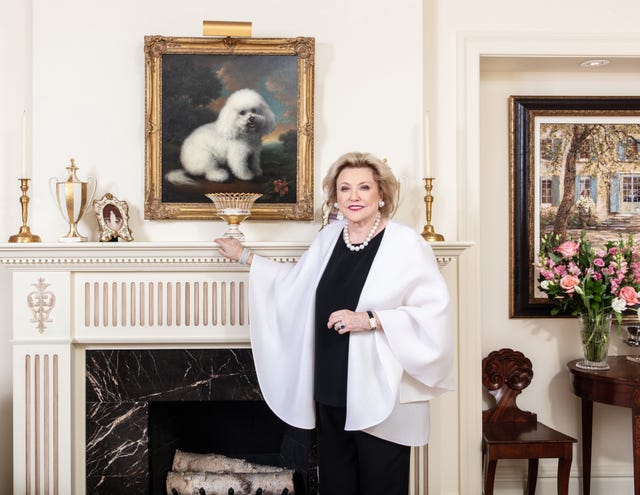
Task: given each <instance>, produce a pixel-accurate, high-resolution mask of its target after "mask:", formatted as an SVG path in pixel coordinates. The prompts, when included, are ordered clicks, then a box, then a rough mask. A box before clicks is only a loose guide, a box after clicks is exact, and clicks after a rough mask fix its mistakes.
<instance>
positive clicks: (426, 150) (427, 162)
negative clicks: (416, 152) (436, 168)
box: [423, 113, 431, 178]
mask: <svg viewBox="0 0 640 495" xmlns="http://www.w3.org/2000/svg"><path fill="white" fill-rule="evenodd" d="M423 154H424V174H425V177H427V178H429V177H431V157H430V155H429V114H428V113H427V114H425V116H424V152H423Z"/></svg>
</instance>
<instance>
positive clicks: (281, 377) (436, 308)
mask: <svg viewBox="0 0 640 495" xmlns="http://www.w3.org/2000/svg"><path fill="white" fill-rule="evenodd" d="M323 188H324V191H325V193H326V195H327V203H328V204H329V205H333V206H334V207H335V208H337V209H338V211H339V213H340V214H341V216H343V217H344V220H341V221H338V222H335V223H331V224H329V225H328V226H326V227H325V228H324V229H322V230H321V232H320V233H319V234H318V236H317V237H316V239H315V240H314V241H313V243H312V244H311V246H310V247H309V249H308V251H307V252H306V253H305V254H304V255H303V256H302V257H301V258H300V260H299V261H298V262H297V263H296V264H286V263H278V262H275V261H272V260H269V259H265V258H262V257H260V256H256V255H254V254H252V253H250V252H249V251H248V250H247V249H246V248H243V247H242V245H241V244H240V243H239V242H238V241H236V240H233V239H216V242H217V243H218V244H219V250H220V253H221V254H222V255H223V256H225V257H227V258H230V259H232V260H238V261H239V262H240V263H246V264H250V265H251V268H250V279H249V303H250V314H251V342H252V348H253V355H254V360H255V364H256V371H257V373H258V379H259V382H260V387H261V389H262V392H263V395H264V397H265V400H266V402H267V403H268V404H269V406H270V407H271V408H272V409H273V411H274V412H275V413H276V414H277V415H278V416H279V417H280V418H281V419H283V420H284V421H285V422H287V423H289V424H291V425H293V426H296V427H299V428H307V429H309V428H314V427H315V426H317V432H318V449H319V477H320V491H321V493H322V495H350V494H353V495H356V494H362V495H363V494H367V495H372V494H374V495H375V494H380V495H383V494H384V495H393V494H398V495H400V494H402V495H406V494H407V491H408V483H409V454H410V447H409V446H411V445H423V444H425V443H426V442H427V440H428V434H429V416H428V414H429V409H428V408H429V405H428V404H429V402H428V401H429V400H430V399H432V398H433V397H435V396H437V395H439V394H441V393H442V392H445V391H447V390H452V389H453V386H454V376H453V348H452V338H451V333H450V327H449V318H448V304H449V296H448V291H447V287H446V285H445V282H444V280H443V278H442V276H441V275H440V272H439V270H438V265H437V263H436V260H435V257H434V255H433V253H432V251H431V248H430V247H429V245H428V244H427V243H426V242H425V241H424V240H423V239H422V237H420V235H418V234H417V233H416V232H415V231H413V230H412V229H410V228H409V227H406V226H404V225H401V224H398V223H396V222H393V221H391V220H389V215H390V213H391V212H393V210H394V199H395V197H396V188H397V181H396V179H395V177H394V176H393V172H392V171H391V169H390V168H389V166H388V165H387V164H386V163H384V162H383V161H381V160H380V159H378V158H376V157H375V156H373V155H370V154H363V153H347V154H345V155H343V156H341V157H340V158H339V159H338V160H337V161H336V162H335V163H334V164H333V165H332V166H331V168H330V169H329V171H328V173H327V176H326V177H325V179H324V181H323Z"/></svg>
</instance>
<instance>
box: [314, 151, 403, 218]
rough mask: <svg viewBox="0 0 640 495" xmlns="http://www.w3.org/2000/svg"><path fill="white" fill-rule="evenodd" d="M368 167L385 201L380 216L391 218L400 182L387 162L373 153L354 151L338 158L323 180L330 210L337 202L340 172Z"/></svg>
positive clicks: (323, 187)
mask: <svg viewBox="0 0 640 495" xmlns="http://www.w3.org/2000/svg"><path fill="white" fill-rule="evenodd" d="M364 167H368V168H370V169H371V171H372V172H373V179H374V180H375V181H376V183H377V184H378V189H379V190H380V193H381V195H382V199H383V200H384V206H383V207H382V208H380V214H381V215H382V216H383V217H390V216H391V215H392V214H393V213H394V211H395V208H396V194H397V191H398V180H397V179H396V177H395V175H393V171H392V170H391V167H389V165H387V162H386V161H383V160H380V158H378V157H377V156H374V155H372V154H371V153H360V152H358V151H352V152H350V153H345V154H344V155H342V156H341V157H340V158H338V159H337V160H336V161H335V162H334V163H333V165H331V167H329V170H328V171H327V174H326V175H325V176H324V179H323V180H322V189H323V190H324V193H325V195H326V198H327V199H326V204H327V206H328V207H329V210H331V209H332V208H333V204H334V203H335V202H336V200H337V191H336V181H337V180H338V176H339V175H340V172H342V171H343V170H344V169H345V168H364Z"/></svg>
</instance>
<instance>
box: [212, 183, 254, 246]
mask: <svg viewBox="0 0 640 495" xmlns="http://www.w3.org/2000/svg"><path fill="white" fill-rule="evenodd" d="M205 196H206V197H207V198H209V199H210V200H211V201H213V204H214V205H215V207H216V214H217V215H218V216H219V217H220V218H222V219H223V220H224V221H225V223H226V224H227V225H228V226H229V228H228V229H227V231H226V232H225V233H224V234H223V237H232V238H234V239H238V240H239V241H244V234H243V233H242V232H241V231H240V229H239V225H240V224H241V223H242V222H244V221H245V220H246V219H247V218H249V217H250V216H251V207H252V206H253V203H254V202H255V201H256V199H258V198H259V197H261V196H262V194H258V193H208V194H205Z"/></svg>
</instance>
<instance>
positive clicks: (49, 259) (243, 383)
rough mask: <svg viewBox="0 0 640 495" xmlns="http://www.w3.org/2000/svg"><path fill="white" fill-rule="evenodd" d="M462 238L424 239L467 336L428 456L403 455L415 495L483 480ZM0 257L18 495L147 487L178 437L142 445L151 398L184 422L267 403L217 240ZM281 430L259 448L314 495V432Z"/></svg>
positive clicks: (418, 451)
mask: <svg viewBox="0 0 640 495" xmlns="http://www.w3.org/2000/svg"><path fill="white" fill-rule="evenodd" d="M469 245H470V244H469V243H462V242H459V243H457V242H454V243H434V244H433V247H434V252H435V254H436V257H437V259H438V263H439V265H440V267H441V270H442V273H443V275H444V277H445V280H446V281H447V283H448V285H449V289H450V292H451V295H452V300H451V301H452V308H451V314H452V316H453V319H454V332H455V334H456V339H457V340H458V341H459V342H464V345H463V346H460V347H459V348H458V352H459V355H458V356H457V359H458V372H459V375H458V376H459V381H458V393H456V394H445V395H444V396H442V397H438V398H437V399H436V400H434V401H433V402H432V405H431V421H432V424H433V425H437V426H435V427H434V428H433V429H432V432H431V439H430V444H429V448H428V452H429V453H431V455H429V456H428V458H427V449H426V448H424V447H420V448H415V449H413V450H412V469H411V481H410V495H424V494H425V493H426V492H427V484H428V485H429V490H430V491H431V493H445V492H446V493H460V492H466V491H468V490H467V488H469V487H473V486H476V485H477V483H476V482H475V481H474V480H476V479H481V476H480V474H481V473H480V469H479V468H478V466H479V465H480V454H479V452H480V450H479V448H478V445H479V442H480V438H481V422H480V421H479V420H478V418H479V417H480V412H481V403H482V401H481V400H480V399H481V397H480V395H481V394H480V387H479V386H478V385H477V373H476V370H477V369H478V367H479V365H480V355H479V353H477V349H478V345H477V343H478V339H477V334H476V333H475V332H474V331H473V328H474V327H473V324H472V323H473V322H474V321H475V320H474V319H473V318H467V315H470V316H471V317H472V316H473V314H474V313H473V312H472V311H471V312H470V311H469V310H468V306H465V304H466V303H468V302H469V301H470V300H471V296H472V294H470V287H471V286H469V287H467V286H465V284H460V283H459V281H460V280H462V279H463V274H467V273H474V257H473V255H471V256H466V255H465V251H466V250H467V248H468V247H469ZM247 247H248V248H249V249H251V250H252V251H254V252H256V253H257V254H259V255H261V256H265V257H269V258H271V259H273V260H275V261H296V260H297V259H298V258H299V257H300V256H301V254H302V253H303V252H304V251H305V250H306V249H307V247H308V246H307V245H306V244H303V243H270V242H254V243H248V244H247ZM0 264H2V265H3V266H5V267H7V268H8V269H9V270H10V271H11V272H12V296H13V307H12V309H13V339H12V341H11V345H12V347H13V437H12V438H13V460H14V462H13V491H14V493H20V494H31V493H52V494H54V495H55V494H56V493H59V494H66V493H74V494H76V495H85V494H86V493H90V494H91V495H94V494H100V493H108V494H110V495H111V494H113V493H150V492H151V490H152V488H151V483H152V481H151V480H150V476H151V478H153V477H154V476H155V474H154V473H156V472H161V471H163V470H164V469H165V468H166V463H167V461H166V460H161V461H159V462H160V465H162V463H164V464H165V467H157V468H156V467H154V466H155V464H153V466H152V465H151V464H150V462H151V457H152V456H153V457H154V458H155V455H156V443H160V444H169V443H176V444H177V443H178V442H179V441H183V440H174V439H166V438H165V439H162V440H154V439H153V438H151V431H152V430H153V429H157V428H161V429H162V428H163V427H156V426H154V425H153V424H151V425H150V423H149V420H150V419H149V418H150V417H151V418H152V420H153V417H154V416H156V415H158V414H160V415H163V414H168V415H172V414H174V412H157V411H156V410H155V408H156V406H157V407H160V408H161V407H162V406H163V405H165V406H167V407H169V408H170V407H172V403H174V404H177V405H178V406H185V407H186V408H187V410H188V412H187V413H186V414H188V415H191V416H195V415H200V414H202V415H204V416H211V415H213V416H217V415H219V414H224V412H225V411H227V412H228V410H230V409H232V408H235V407H244V406H247V407H249V408H251V407H254V406H255V407H264V403H262V397H261V396H260V392H259V389H258V387H257V382H256V380H255V373H254V371H253V367H252V365H251V367H250V363H252V360H251V353H250V349H249V348H250V341H249V314H248V304H247V281H248V270H247V267H245V266H240V265H238V264H237V263H231V262H229V261H228V260H226V259H224V258H222V257H220V256H218V255H217V254H215V249H212V245H211V243H208V242H206V243H204V242H203V243H183V242H180V243H178V242H175V243H148V242H129V243H78V245H73V246H71V245H66V244H58V243H53V244H48V243H34V244H29V245H23V246H15V245H5V246H0ZM462 307H465V308H467V309H466V310H465V311H464V312H460V311H459V308H462ZM459 319H460V321H459ZM462 320H464V321H462ZM462 329H464V332H463V330H462ZM214 351H215V352H214ZM88 369H91V370H92V371H90V375H87V370H88ZM170 370H173V371H171V372H170ZM165 372H166V373H165ZM115 375H118V376H119V378H117V379H116V378H114V376H115ZM170 377H172V380H173V381H171V380H170ZM223 391H225V392H224V394H223V393H222V392H223ZM225 394H226V395H225ZM231 403H234V404H231ZM258 403H261V404H262V406H258V405H257V404H258ZM209 406H211V407H215V406H219V408H220V409H221V410H222V412H220V411H218V410H212V411H208V410H206V408H207V407H209ZM191 407H193V408H195V409H200V408H204V409H205V412H198V411H196V410H193V409H189V408H191ZM179 414H183V413H182V412H181V413H179ZM248 414H251V415H252V416H253V415H262V413H255V412H251V413H248ZM232 415H233V416H236V415H237V416H241V415H242V414H241V413H233V414H232ZM221 421H224V422H227V421H229V420H228V418H227V419H225V418H223V419H222V420H221ZM264 421H267V422H268V421H270V420H269V419H266V418H265V419H264ZM234 428H236V427H234ZM246 428H247V426H239V427H237V429H242V430H245V429H246ZM270 428H271V427H270ZM274 429H277V428H275V427H274ZM283 431H284V433H282V439H281V440H279V442H280V447H279V448H278V447H277V446H273V445H271V446H268V447H265V449H267V451H268V452H269V454H268V455H271V456H275V457H276V458H282V459H284V460H283V462H285V463H292V462H293V463H296V464H295V466H296V470H297V471H298V472H299V473H302V474H301V475H302V476H305V469H307V468H308V469H307V470H306V481H307V483H308V484H309V485H308V488H309V493H313V490H314V486H316V485H314V483H316V484H317V479H315V476H316V474H315V471H314V468H313V465H314V464H313V463H314V461H313V457H314V455H313V449H311V453H310V454H309V448H308V445H309V444H310V443H311V444H312V441H311V440H310V439H309V437H308V436H306V435H304V434H303V433H301V432H295V431H294V432H292V430H290V429H287V428H285V429H284V430H283ZM307 433H308V432H307ZM165 434H171V435H172V434H173V433H171V432H168V433H167V432H165ZM209 435H212V436H213V435H216V434H215V430H214V431H213V432H212V433H209ZM218 436H219V435H218ZM243 441H244V440H243ZM208 443H209V442H207V446H208ZM211 443H213V440H211ZM230 443H231V445H230V444H227V445H226V446H224V447H223V448H224V449H229V450H228V451H229V452H231V449H232V447H233V444H234V443H236V444H237V443H238V442H237V439H236V441H235V442H230ZM275 443H278V441H274V444H275ZM199 448H202V449H203V450H204V447H200V446H198V445H196V446H195V447H194V449H199ZM216 448H217V447H216ZM233 448H235V447H233ZM261 449H262V447H261V446H260V445H254V446H251V445H249V446H246V445H242V450H243V451H247V452H245V453H243V455H249V454H253V455H266V454H265V453H264V452H262V451H261ZM301 452H302V454H301ZM160 455H161V456H162V455H164V454H160ZM427 467H428V469H427ZM427 471H428V473H429V476H428V483H427ZM158 476H160V478H161V477H162V476H163V475H162V474H159V475H158ZM123 486H126V487H127V488H126V489H124V490H123V488H122V487H123ZM462 488H464V489H462ZM469 489H470V488H469ZM154 491H155V489H154ZM154 495H155V494H154Z"/></svg>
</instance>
